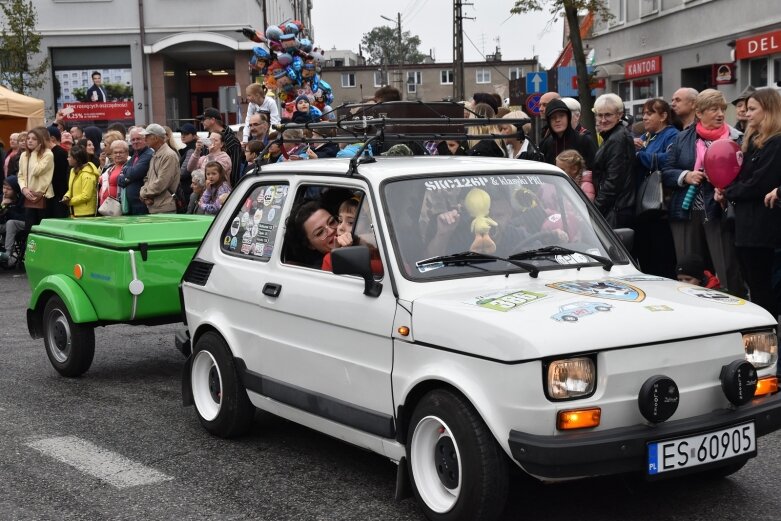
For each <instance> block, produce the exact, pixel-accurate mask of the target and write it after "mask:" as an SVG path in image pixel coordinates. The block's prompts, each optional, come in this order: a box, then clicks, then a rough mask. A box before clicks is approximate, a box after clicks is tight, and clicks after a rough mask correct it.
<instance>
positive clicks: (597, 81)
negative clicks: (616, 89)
mask: <svg viewBox="0 0 781 521" xmlns="http://www.w3.org/2000/svg"><path fill="white" fill-rule="evenodd" d="M606 86H607V83H606V82H605V78H591V82H590V83H589V87H591V88H592V89H604V88H605V87H606ZM572 88H573V89H577V88H578V77H577V76H573V77H572Z"/></svg>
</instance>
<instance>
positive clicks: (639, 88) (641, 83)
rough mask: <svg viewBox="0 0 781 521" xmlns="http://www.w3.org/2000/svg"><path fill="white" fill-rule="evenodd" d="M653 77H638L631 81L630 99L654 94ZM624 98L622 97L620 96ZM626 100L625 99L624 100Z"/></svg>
mask: <svg viewBox="0 0 781 521" xmlns="http://www.w3.org/2000/svg"><path fill="white" fill-rule="evenodd" d="M655 87H656V81H654V78H639V79H636V80H633V81H632V99H633V100H645V99H647V98H653V97H655V96H656V89H655ZM621 99H624V98H621ZM624 101H627V100H624Z"/></svg>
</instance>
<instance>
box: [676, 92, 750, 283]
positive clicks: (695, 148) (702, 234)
mask: <svg viewBox="0 0 781 521" xmlns="http://www.w3.org/2000/svg"><path fill="white" fill-rule="evenodd" d="M726 108H727V101H726V100H725V99H724V95H723V94H722V93H721V92H719V91H717V90H714V89H707V90H704V91H702V92H701V93H700V94H699V95H698V96H697V99H696V105H695V114H696V117H697V119H698V121H697V123H695V124H693V125H691V126H690V127H689V128H687V129H686V130H684V131H683V132H681V133H680V134H678V137H677V138H675V140H674V141H673V144H672V146H671V147H670V150H669V153H668V155H667V162H666V163H665V166H664V170H663V175H662V178H663V181H664V185H665V186H666V187H668V188H670V189H672V195H671V198H670V202H669V211H668V218H669V222H670V229H671V230H672V234H673V241H674V243H675V255H676V257H677V258H679V259H680V258H682V257H683V256H685V255H687V254H689V253H695V254H697V255H699V256H700V257H702V258H703V259H706V258H708V256H709V255H710V259H711V261H712V262H713V267H714V268H715V271H716V275H718V277H719V279H721V283H722V284H724V285H725V289H727V290H728V291H729V292H730V293H732V294H734V295H738V296H745V293H746V291H745V287H744V284H743V277H742V276H741V274H740V268H739V266H738V261H737V255H736V253H735V232H734V229H733V227H732V225H731V224H730V223H728V222H725V220H724V219H722V214H723V212H722V209H721V206H720V205H719V203H717V202H716V201H715V200H714V190H713V185H711V184H710V183H709V182H708V181H707V179H706V177H705V175H706V172H705V171H704V168H705V167H704V160H705V151H706V150H707V149H708V147H709V146H710V145H711V143H713V142H714V141H716V140H717V139H731V140H733V141H736V142H738V143H739V142H740V140H741V137H742V135H741V133H740V132H738V131H737V130H735V129H734V128H732V127H730V126H729V125H727V124H726V122H725V121H724V110H725V109H726ZM690 186H695V187H697V188H696V193H695V195H694V198H693V200H692V201H691V206H690V207H689V209H684V208H683V200H684V198H685V197H686V192H687V191H688V189H689V187H690Z"/></svg>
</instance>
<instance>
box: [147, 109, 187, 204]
mask: <svg viewBox="0 0 781 521" xmlns="http://www.w3.org/2000/svg"><path fill="white" fill-rule="evenodd" d="M141 134H142V135H143V136H144V139H146V144H147V146H149V148H151V149H152V150H154V155H153V156H152V160H151V161H150V162H149V172H148V173H147V176H146V181H145V182H144V186H142V187H141V191H140V192H139V196H140V197H141V200H142V201H143V202H144V204H145V205H146V207H147V209H148V211H149V213H176V201H175V199H174V196H175V194H176V190H177V188H178V187H179V154H177V153H176V152H175V151H174V150H172V149H171V147H170V146H168V142H167V136H166V134H165V129H164V128H163V127H162V126H160V125H158V124H157V123H152V124H151V125H148V126H147V127H146V129H145V130H144V131H142V132H141Z"/></svg>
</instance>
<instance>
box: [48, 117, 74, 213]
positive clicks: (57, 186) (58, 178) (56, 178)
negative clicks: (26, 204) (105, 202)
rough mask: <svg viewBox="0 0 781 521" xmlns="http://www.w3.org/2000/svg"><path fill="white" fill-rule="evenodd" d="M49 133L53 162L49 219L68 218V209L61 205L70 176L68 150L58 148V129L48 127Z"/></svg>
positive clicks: (66, 206)
mask: <svg viewBox="0 0 781 521" xmlns="http://www.w3.org/2000/svg"><path fill="white" fill-rule="evenodd" d="M48 131H49V150H51V151H52V157H53V161H54V174H53V176H52V187H53V188H54V197H52V199H51V201H50V202H49V207H48V210H49V217H68V216H69V215H70V208H69V207H68V205H67V204H63V203H62V198H63V196H64V195H65V192H67V191H68V179H69V176H70V169H71V167H70V163H69V161H68V152H69V151H68V150H65V149H64V148H63V147H62V146H60V139H61V134H60V128H59V127H58V126H56V125H50V126H49V128H48Z"/></svg>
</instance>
